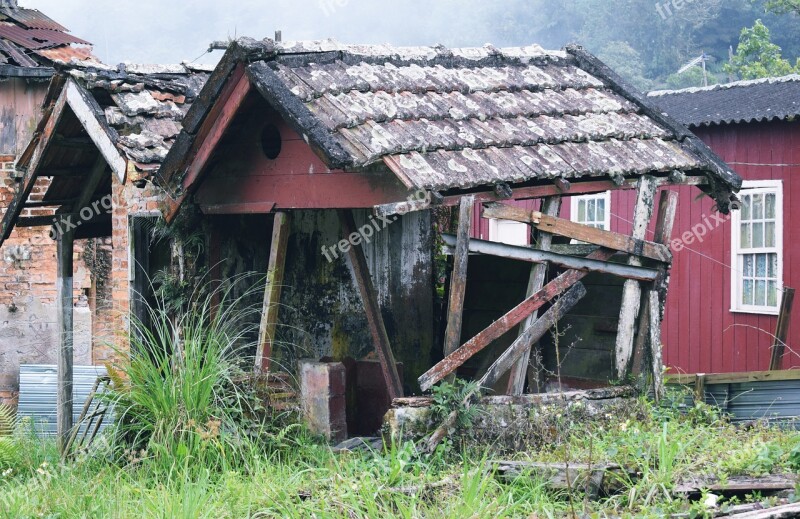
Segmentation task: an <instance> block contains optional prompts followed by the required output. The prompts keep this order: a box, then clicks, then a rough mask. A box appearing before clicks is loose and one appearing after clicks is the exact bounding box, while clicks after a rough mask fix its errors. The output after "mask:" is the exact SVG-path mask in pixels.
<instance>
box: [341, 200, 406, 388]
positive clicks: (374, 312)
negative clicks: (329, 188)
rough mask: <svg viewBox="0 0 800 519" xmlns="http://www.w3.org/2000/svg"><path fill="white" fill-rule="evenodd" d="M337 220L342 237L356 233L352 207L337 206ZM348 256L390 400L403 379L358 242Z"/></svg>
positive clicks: (362, 251)
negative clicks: (398, 369) (345, 208)
mask: <svg viewBox="0 0 800 519" xmlns="http://www.w3.org/2000/svg"><path fill="white" fill-rule="evenodd" d="M339 220H340V222H341V225H342V231H343V233H344V236H345V237H347V236H351V235H353V234H356V224H355V219H354V218H353V212H352V211H347V210H340V211H339ZM356 235H357V234H356ZM347 257H348V259H349V260H350V266H351V267H352V271H353V278H354V281H355V284H356V287H357V288H358V291H359V293H360V294H361V300H362V301H363V302H364V310H365V313H366V315H367V323H368V325H369V331H370V333H371V334H372V342H373V344H374V346H375V351H376V352H377V354H378V360H379V361H380V363H381V371H383V378H384V380H385V381H386V388H387V391H388V393H389V398H390V399H392V400H393V399H395V398H399V397H401V396H403V382H402V381H401V380H400V375H399V374H398V372H397V363H396V362H395V360H394V354H393V353H392V346H391V344H390V343H389V336H388V334H387V333H386V326H385V325H384V324H383V316H382V315H381V307H380V304H379V303H378V294H377V292H376V291H375V287H374V285H373V283H372V277H370V274H369V267H368V266H367V258H366V256H364V249H363V248H362V247H361V245H352V246H351V247H350V248H349V249H348V251H347Z"/></svg>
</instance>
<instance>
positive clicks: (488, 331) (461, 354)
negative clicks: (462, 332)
mask: <svg viewBox="0 0 800 519" xmlns="http://www.w3.org/2000/svg"><path fill="white" fill-rule="evenodd" d="M613 255H614V251H610V250H608V249H600V250H598V251H596V252H594V253H593V254H592V255H591V256H592V257H593V258H595V259H605V258H610V257H611V256H613ZM587 274H588V273H587V272H583V271H580V270H568V271H567V272H564V273H563V274H561V275H560V276H558V277H557V278H556V279H554V280H553V281H551V282H550V283H548V284H547V285H546V286H545V287H543V288H542V289H541V290H539V291H538V292H537V293H535V294H534V295H532V296H531V297H529V298H527V299H526V300H524V301H523V302H521V303H520V304H518V305H517V306H515V307H514V308H512V309H511V310H509V311H508V312H507V313H506V314H505V315H503V316H502V317H500V318H499V319H497V320H496V321H495V322H493V323H492V324H490V325H489V326H488V327H487V328H485V329H484V330H482V331H481V332H480V333H478V335H476V336H475V337H473V338H472V339H470V340H468V341H467V342H465V343H464V344H463V345H462V346H461V347H460V348H458V349H457V350H455V351H454V352H452V353H451V354H449V355H447V356H446V357H445V358H444V359H443V360H441V361H440V362H439V363H438V364H436V365H435V366H434V367H432V368H431V369H429V370H428V371H426V372H425V373H424V374H422V376H420V377H419V378H418V379H417V381H418V382H419V385H420V387H421V388H422V390H423V391H427V390H428V389H430V388H431V386H433V385H434V384H436V383H437V382H439V381H440V380H442V379H443V378H444V377H446V376H447V375H449V374H450V373H453V372H454V371H455V370H456V369H458V367H459V366H461V365H462V364H464V363H465V362H466V361H467V360H469V359H470V358H471V357H472V356H473V355H475V354H476V353H478V352H479V351H481V350H483V349H484V348H485V347H486V346H488V345H489V344H491V343H492V341H494V340H495V339H497V338H499V337H501V336H502V335H503V334H505V333H506V332H508V331H509V330H511V329H512V328H513V327H514V326H516V325H518V324H519V323H521V322H522V321H523V320H525V318H526V317H528V316H529V315H530V314H531V313H533V312H534V311H536V310H538V309H539V308H541V307H542V306H544V305H545V303H547V302H548V301H550V300H551V299H553V298H554V297H556V296H557V295H559V294H562V293H563V292H564V291H566V290H567V289H568V288H569V287H571V286H572V285H574V284H575V283H577V282H578V281H580V280H581V279H583V278H584V277H586V275H587Z"/></svg>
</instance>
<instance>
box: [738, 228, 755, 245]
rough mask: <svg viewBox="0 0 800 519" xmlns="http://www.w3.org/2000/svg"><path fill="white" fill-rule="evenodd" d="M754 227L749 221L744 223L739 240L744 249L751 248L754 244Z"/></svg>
mask: <svg viewBox="0 0 800 519" xmlns="http://www.w3.org/2000/svg"><path fill="white" fill-rule="evenodd" d="M752 230H753V229H752V227H751V226H750V224H749V223H743V224H742V228H741V230H740V237H739V242H740V246H741V247H742V248H743V249H749V248H750V247H751V246H752V242H753V240H752Z"/></svg>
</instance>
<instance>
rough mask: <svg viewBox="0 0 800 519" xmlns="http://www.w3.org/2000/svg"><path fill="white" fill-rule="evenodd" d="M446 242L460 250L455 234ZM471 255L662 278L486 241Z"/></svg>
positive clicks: (645, 271)
mask: <svg viewBox="0 0 800 519" xmlns="http://www.w3.org/2000/svg"><path fill="white" fill-rule="evenodd" d="M442 241H444V244H445V246H447V247H448V248H450V249H452V248H453V247H455V246H456V237H455V236H453V235H452V234H443V235H442ZM469 251H470V252H475V253H478V254H487V255H491V256H499V257H501V258H508V259H514V260H520V261H529V262H533V263H544V262H548V261H549V262H550V263H553V264H554V265H558V266H560V267H565V268H568V269H575V270H585V271H588V272H601V273H603V274H612V275H614V276H618V277H622V278H627V279H633V280H637V281H655V280H656V279H657V278H658V275H659V273H658V270H656V269H652V268H646V267H641V266H637V265H624V264H621V263H612V262H608V261H600V260H597V259H592V258H591V257H587V258H576V257H575V256H567V255H565V254H558V253H555V252H548V251H542V250H536V249H531V248H529V247H519V246H516V245H507V244H505V243H497V242H491V241H484V240H474V239H473V240H470V242H469Z"/></svg>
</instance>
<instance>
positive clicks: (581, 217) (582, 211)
mask: <svg viewBox="0 0 800 519" xmlns="http://www.w3.org/2000/svg"><path fill="white" fill-rule="evenodd" d="M578 221H579V222H585V221H586V200H578Z"/></svg>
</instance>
